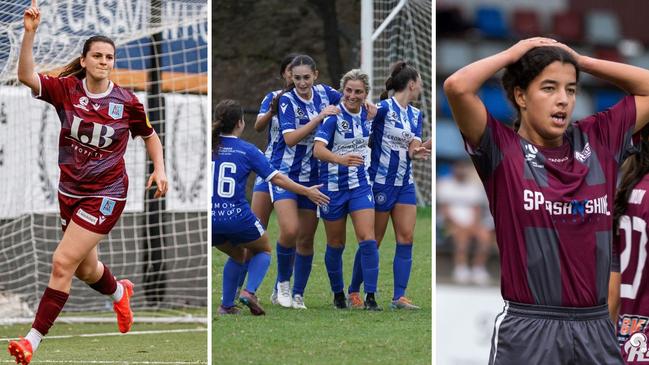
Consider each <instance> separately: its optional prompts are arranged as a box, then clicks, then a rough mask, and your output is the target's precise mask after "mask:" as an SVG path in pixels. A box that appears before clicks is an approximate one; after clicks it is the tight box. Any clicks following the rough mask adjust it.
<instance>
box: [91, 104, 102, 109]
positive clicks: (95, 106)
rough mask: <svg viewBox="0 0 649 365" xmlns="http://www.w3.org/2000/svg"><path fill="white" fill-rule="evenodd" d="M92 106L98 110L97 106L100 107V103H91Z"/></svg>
mask: <svg viewBox="0 0 649 365" xmlns="http://www.w3.org/2000/svg"><path fill="white" fill-rule="evenodd" d="M92 108H93V109H95V110H99V108H101V105H99V104H95V103H92Z"/></svg>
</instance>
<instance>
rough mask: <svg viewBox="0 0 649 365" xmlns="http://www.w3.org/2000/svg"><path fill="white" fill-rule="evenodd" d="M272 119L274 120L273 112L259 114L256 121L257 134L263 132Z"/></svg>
mask: <svg viewBox="0 0 649 365" xmlns="http://www.w3.org/2000/svg"><path fill="white" fill-rule="evenodd" d="M271 119H273V112H272V111H271V110H269V111H267V112H266V113H264V114H258V115H257V119H256V120H255V132H258V133H259V132H263V131H264V130H265V129H266V127H267V126H268V123H269V122H270V120H271Z"/></svg>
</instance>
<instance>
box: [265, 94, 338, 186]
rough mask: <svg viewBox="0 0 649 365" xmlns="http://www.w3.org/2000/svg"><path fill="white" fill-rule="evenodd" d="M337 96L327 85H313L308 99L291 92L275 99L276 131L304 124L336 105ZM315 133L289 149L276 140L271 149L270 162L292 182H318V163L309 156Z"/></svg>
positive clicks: (292, 128)
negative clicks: (276, 101) (276, 108)
mask: <svg viewBox="0 0 649 365" xmlns="http://www.w3.org/2000/svg"><path fill="white" fill-rule="evenodd" d="M338 101H340V93H339V92H338V91H336V90H334V89H332V88H331V87H330V86H327V85H322V84H320V85H314V86H313V93H312V97H311V100H304V99H302V98H301V97H299V96H298V95H297V93H296V92H295V89H294V90H291V91H290V92H287V93H285V94H284V95H282V96H281V97H280V100H279V129H280V131H281V132H282V134H285V133H288V132H292V131H294V130H296V129H298V128H300V127H301V126H303V125H305V124H307V123H308V122H309V120H311V119H313V118H314V117H316V116H317V115H318V114H319V113H320V112H321V111H322V110H323V109H324V108H326V107H327V106H329V105H331V104H334V105H335V104H338ZM314 136H315V130H314V131H313V132H312V133H311V134H309V135H308V136H307V137H305V138H304V139H303V140H301V141H300V142H298V144H296V145H295V146H293V147H289V146H287V145H286V143H285V142H284V138H280V139H279V142H278V143H277V145H276V146H275V148H274V149H273V152H272V154H271V158H270V163H271V164H272V165H273V166H274V167H275V168H276V169H278V170H279V171H280V172H282V173H283V174H285V175H288V177H290V178H291V179H292V180H293V181H297V182H301V183H312V184H315V183H317V182H318V160H316V159H315V157H313V138H314Z"/></svg>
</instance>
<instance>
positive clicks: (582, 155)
mask: <svg viewBox="0 0 649 365" xmlns="http://www.w3.org/2000/svg"><path fill="white" fill-rule="evenodd" d="M591 154H592V152H591V150H590V144H588V142H586V145H585V146H584V149H583V150H582V151H581V152H579V151H575V158H576V159H577V160H579V162H581V163H584V162H586V160H587V159H588V157H590V155H591Z"/></svg>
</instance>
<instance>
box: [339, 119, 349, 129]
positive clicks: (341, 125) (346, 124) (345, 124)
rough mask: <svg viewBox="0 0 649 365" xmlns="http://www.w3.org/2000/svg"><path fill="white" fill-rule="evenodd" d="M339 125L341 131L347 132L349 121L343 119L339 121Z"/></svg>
mask: <svg viewBox="0 0 649 365" xmlns="http://www.w3.org/2000/svg"><path fill="white" fill-rule="evenodd" d="M340 127H341V128H342V131H343V132H348V131H349V122H348V121H346V120H343V121H342V122H341V123H340Z"/></svg>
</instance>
